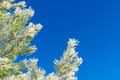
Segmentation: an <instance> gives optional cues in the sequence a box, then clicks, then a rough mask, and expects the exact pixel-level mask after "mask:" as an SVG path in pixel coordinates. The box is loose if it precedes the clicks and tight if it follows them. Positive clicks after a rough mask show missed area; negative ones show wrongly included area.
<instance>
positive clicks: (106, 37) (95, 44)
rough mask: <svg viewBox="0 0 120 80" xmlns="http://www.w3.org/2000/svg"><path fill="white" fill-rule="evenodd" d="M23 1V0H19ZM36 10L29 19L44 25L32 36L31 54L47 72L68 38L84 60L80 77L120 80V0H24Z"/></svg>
mask: <svg viewBox="0 0 120 80" xmlns="http://www.w3.org/2000/svg"><path fill="white" fill-rule="evenodd" d="M16 1H17V2H18V1H21V0H16ZM25 1H26V2H27V5H28V6H32V8H33V9H34V10H35V16H34V17H33V18H32V19H31V20H30V21H32V22H34V23H41V24H42V25H43V26H44V27H43V29H42V30H41V31H40V32H39V34H38V35H37V36H36V37H35V38H34V39H33V41H32V44H35V45H36V46H37V47H38V50H37V52H36V53H34V54H33V55H32V56H31V57H36V58H39V63H38V65H39V66H41V67H42V68H44V69H45V70H46V72H47V74H48V73H49V72H52V71H53V70H54V67H53V60H54V59H56V58H57V59H59V58H60V56H62V54H63V51H64V50H65V48H66V46H67V41H68V39H69V38H76V39H78V40H79V41H80V44H79V46H77V49H76V50H77V51H78V52H79V56H81V57H82V58H83V59H84V63H83V64H82V65H81V66H80V67H79V68H80V69H79V72H78V73H77V76H78V78H79V79H78V80H120V0H25Z"/></svg>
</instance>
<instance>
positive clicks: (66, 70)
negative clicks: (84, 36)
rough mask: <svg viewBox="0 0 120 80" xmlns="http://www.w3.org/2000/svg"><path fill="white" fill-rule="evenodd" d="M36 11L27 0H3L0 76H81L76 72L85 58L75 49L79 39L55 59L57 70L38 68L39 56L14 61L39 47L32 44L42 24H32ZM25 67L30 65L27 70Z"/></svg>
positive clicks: (58, 79) (33, 79)
mask: <svg viewBox="0 0 120 80" xmlns="http://www.w3.org/2000/svg"><path fill="white" fill-rule="evenodd" d="M33 15H34V10H32V9H31V8H28V9H26V3H25V2H24V1H22V2H18V3H15V2H14V0H0V80H77V77H76V76H75V73H76V72H77V71H78V66H79V65H80V64H81V63H82V58H80V57H78V55H77V54H78V53H77V52H76V51H75V47H76V46H77V44H78V41H77V40H75V39H70V40H69V41H68V46H67V49H66V50H65V51H64V54H63V56H62V58H61V59H60V60H55V61H54V65H55V69H56V72H52V73H50V74H49V75H46V76H45V70H42V69H40V68H38V66H37V61H38V60H37V59H29V60H26V59H25V60H22V61H20V62H16V63H15V62H14V60H15V59H16V58H17V56H19V55H25V54H30V53H33V52H35V50H36V49H37V48H36V47H35V46H34V45H33V46H29V44H30V41H31V40H32V39H33V38H34V36H35V35H36V34H37V32H38V31H40V30H41V29H42V25H41V24H33V23H32V22H30V23H29V24H28V20H29V19H30V18H31V17H32V16H33ZM27 24H28V25H27ZM24 69H27V72H26V73H24V72H23V71H24Z"/></svg>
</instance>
